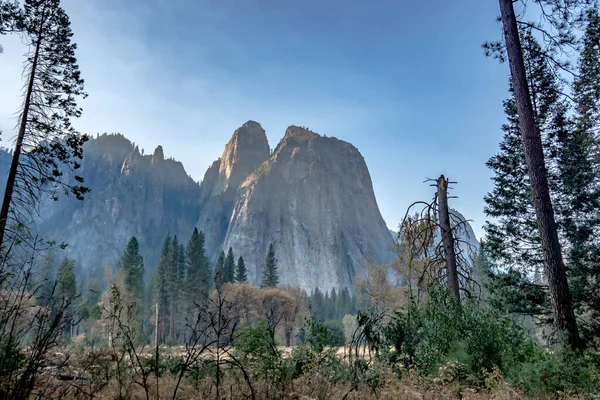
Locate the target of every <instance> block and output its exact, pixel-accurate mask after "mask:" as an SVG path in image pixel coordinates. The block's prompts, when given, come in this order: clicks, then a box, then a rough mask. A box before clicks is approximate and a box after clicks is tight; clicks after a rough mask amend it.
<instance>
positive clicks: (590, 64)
mask: <svg viewBox="0 0 600 400" xmlns="http://www.w3.org/2000/svg"><path fill="white" fill-rule="evenodd" d="M573 97H574V98H575V108H576V109H575V111H576V117H575V118H576V125H575V128H574V129H573V130H572V132H571V133H570V134H567V135H563V136H562V137H560V138H559V140H560V147H559V150H560V151H559V155H560V161H561V162H560V169H559V171H560V189H561V192H562V195H563V207H562V210H561V211H562V215H561V216H562V219H563V221H564V223H563V228H564V231H565V237H566V239H567V241H568V246H567V253H566V254H567V257H566V258H567V266H568V268H569V271H570V284H571V288H572V292H573V297H574V302H575V305H576V308H577V311H578V313H579V314H580V315H582V316H584V317H583V318H584V319H585V321H586V323H585V324H582V327H583V328H584V330H585V331H586V332H585V333H586V336H590V335H596V336H598V335H600V334H599V333H598V332H600V264H599V263H598V260H599V259H600V159H599V158H598V157H599V156H600V152H599V146H600V136H599V135H598V134H597V133H595V132H597V131H598V127H599V126H600V15H599V13H598V10H597V9H592V10H590V11H589V13H588V15H587V28H586V31H585V34H584V36H583V49H582V53H581V55H580V60H579V74H578V76H577V77H576V78H575V81H574V85H573Z"/></svg>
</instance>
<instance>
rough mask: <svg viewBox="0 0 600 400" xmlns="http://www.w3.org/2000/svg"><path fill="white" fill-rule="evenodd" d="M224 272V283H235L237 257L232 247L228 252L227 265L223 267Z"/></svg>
mask: <svg viewBox="0 0 600 400" xmlns="http://www.w3.org/2000/svg"><path fill="white" fill-rule="evenodd" d="M223 271H224V273H223V283H231V282H235V257H234V255H233V249H232V248H231V247H230V248H229V250H228V251H227V256H226V257H225V264H224V265H223Z"/></svg>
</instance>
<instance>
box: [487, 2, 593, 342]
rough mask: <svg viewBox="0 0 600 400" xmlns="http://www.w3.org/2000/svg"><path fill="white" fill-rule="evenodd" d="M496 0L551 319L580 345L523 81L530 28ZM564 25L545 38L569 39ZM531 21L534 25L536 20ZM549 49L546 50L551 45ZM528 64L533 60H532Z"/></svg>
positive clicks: (529, 92) (528, 88)
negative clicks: (549, 301)
mask: <svg viewBox="0 0 600 400" xmlns="http://www.w3.org/2000/svg"><path fill="white" fill-rule="evenodd" d="M499 3H500V14H501V21H502V23H503V26H504V39H505V40H504V44H505V48H506V55H507V58H508V61H509V64H510V71H511V79H512V85H513V89H514V92H513V93H514V99H515V104H516V106H517V109H518V118H519V125H520V131H521V137H522V143H523V149H524V152H525V158H526V161H527V171H528V175H529V178H530V179H529V183H530V187H531V191H532V196H531V198H532V201H533V205H534V208H535V215H536V220H537V222H538V228H539V233H540V247H541V248H542V250H543V255H544V267H545V272H546V277H547V280H548V288H549V293H550V296H551V300H552V311H553V317H554V324H555V326H556V328H557V329H558V330H559V331H560V332H561V333H565V334H566V335H567V341H568V342H569V344H570V345H571V346H572V347H580V346H581V344H582V343H581V341H580V336H579V330H578V326H577V320H576V318H575V312H574V308H573V301H572V296H571V291H570V288H569V283H568V281H567V274H566V269H565V264H564V260H563V254H562V253H561V247H562V246H561V243H560V240H559V235H558V229H557V224H556V221H555V212H554V208H553V203H552V200H551V195H550V185H549V179H548V176H547V165H546V163H545V155H544V150H543V145H542V142H543V140H542V139H541V136H540V134H541V129H540V128H541V127H540V121H539V120H537V119H536V113H537V112H539V110H535V108H536V103H535V93H533V92H534V91H535V89H536V88H534V87H533V86H532V85H531V82H529V81H528V79H529V80H530V79H531V77H532V75H531V73H530V71H527V68H528V67H530V65H531V64H529V65H528V64H527V62H526V61H525V60H526V57H525V54H524V53H525V52H526V51H527V48H528V45H530V44H531V42H532V41H531V40H527V38H526V36H527V35H531V29H532V28H529V29H528V30H527V31H523V30H521V31H519V24H518V23H517V18H516V14H515V10H514V5H513V1H512V0H500V1H499ZM558 3H560V2H558ZM559 6H560V4H559ZM559 14H561V15H560V17H558V19H559V20H560V19H565V20H568V19H569V17H568V14H569V13H567V12H564V13H563V12H562V11H560V12H559ZM568 25H569V24H568V22H567V23H556V24H555V27H556V28H558V30H559V33H558V34H557V37H556V39H555V41H554V42H553V41H552V40H550V42H553V43H556V42H558V43H559V44H558V46H559V47H560V46H561V44H562V43H564V42H568V40H565V39H566V36H569V34H570V32H569V30H568V29H569V28H568ZM533 26H534V27H536V26H535V25H533ZM565 27H566V28H565ZM561 31H562V32H561ZM521 36H525V37H521ZM538 47H539V46H538ZM549 52H550V54H551V53H552V50H550V51H549ZM549 52H548V51H543V52H541V54H543V55H548V53H549ZM548 62H549V61H548ZM533 65H534V66H535V65H536V64H533ZM553 67H555V65H552V66H550V68H553ZM555 75H556V74H555Z"/></svg>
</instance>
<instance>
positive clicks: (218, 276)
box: [215, 251, 225, 288]
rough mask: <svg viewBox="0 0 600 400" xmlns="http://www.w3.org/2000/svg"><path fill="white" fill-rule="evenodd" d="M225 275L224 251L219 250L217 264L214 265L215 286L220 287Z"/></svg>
mask: <svg viewBox="0 0 600 400" xmlns="http://www.w3.org/2000/svg"><path fill="white" fill-rule="evenodd" d="M224 277H225V252H224V251H221V254H219V259H218V260H217V264H216V265H215V287H216V288H221V286H223V283H224Z"/></svg>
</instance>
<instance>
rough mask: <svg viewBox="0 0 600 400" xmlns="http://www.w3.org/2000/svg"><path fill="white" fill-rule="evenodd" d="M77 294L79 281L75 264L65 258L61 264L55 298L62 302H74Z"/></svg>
mask: <svg viewBox="0 0 600 400" xmlns="http://www.w3.org/2000/svg"><path fill="white" fill-rule="evenodd" d="M76 294H77V280H76V278H75V263H74V262H73V260H69V259H68V258H67V257H64V258H63V259H62V261H61V263H60V267H59V269H58V274H57V282H56V294H55V297H56V298H57V299H59V300H62V301H69V302H70V301H72V300H73V299H74V298H75V295H76Z"/></svg>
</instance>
